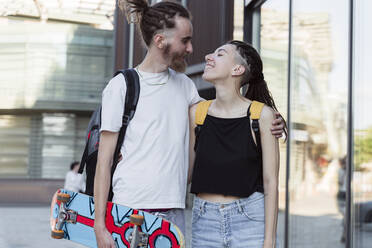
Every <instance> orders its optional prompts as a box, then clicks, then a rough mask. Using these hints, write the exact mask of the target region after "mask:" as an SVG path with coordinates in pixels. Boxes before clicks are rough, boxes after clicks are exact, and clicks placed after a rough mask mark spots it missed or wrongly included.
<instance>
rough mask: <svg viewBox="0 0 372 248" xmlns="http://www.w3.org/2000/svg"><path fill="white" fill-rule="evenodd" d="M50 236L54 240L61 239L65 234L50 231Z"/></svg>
mask: <svg viewBox="0 0 372 248" xmlns="http://www.w3.org/2000/svg"><path fill="white" fill-rule="evenodd" d="M51 236H52V238H54V239H63V237H64V236H65V232H64V231H63V230H52V234H51Z"/></svg>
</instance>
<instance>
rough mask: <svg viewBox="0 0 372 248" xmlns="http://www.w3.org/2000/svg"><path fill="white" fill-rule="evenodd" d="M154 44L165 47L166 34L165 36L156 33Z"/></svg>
mask: <svg viewBox="0 0 372 248" xmlns="http://www.w3.org/2000/svg"><path fill="white" fill-rule="evenodd" d="M154 45H155V46H156V47H157V48H159V49H163V48H164V47H165V36H164V34H156V35H155V36H154Z"/></svg>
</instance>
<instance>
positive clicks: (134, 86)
mask: <svg viewBox="0 0 372 248" xmlns="http://www.w3.org/2000/svg"><path fill="white" fill-rule="evenodd" d="M119 73H122V74H123V76H124V78H125V83H126V85H127V90H126V94H125V103H124V113H123V120H122V125H121V128H120V131H119V137H118V142H117V144H116V148H115V153H114V159H113V164H112V167H111V187H110V195H109V200H111V199H112V177H113V175H114V172H115V169H116V166H117V164H118V160H119V154H120V148H121V146H122V145H123V142H124V137H125V133H126V131H127V127H128V125H129V122H130V120H132V118H133V116H134V113H135V111H136V107H137V103H138V99H139V94H140V83H139V77H138V74H137V72H136V71H135V70H134V69H126V70H120V71H118V72H116V73H115V76H116V75H118V74H119Z"/></svg>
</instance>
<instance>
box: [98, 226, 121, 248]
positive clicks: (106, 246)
mask: <svg viewBox="0 0 372 248" xmlns="http://www.w3.org/2000/svg"><path fill="white" fill-rule="evenodd" d="M94 231H95V233H96V240H97V246H98V248H116V245H115V242H114V240H113V239H112V237H111V234H110V233H109V232H108V231H107V229H106V227H101V226H99V227H96V226H94Z"/></svg>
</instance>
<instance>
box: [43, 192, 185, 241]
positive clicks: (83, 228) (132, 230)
mask: <svg viewBox="0 0 372 248" xmlns="http://www.w3.org/2000/svg"><path fill="white" fill-rule="evenodd" d="M50 224H51V230H52V237H53V238H56V239H68V240H71V241H74V242H77V243H80V244H83V245H86V246H88V247H97V243H96V237H95V233H94V199H93V197H90V196H88V195H85V194H82V193H76V192H72V191H69V190H65V189H59V190H58V191H57V192H56V193H55V194H54V196H53V199H52V202H51V213H50ZM106 227H107V230H108V231H109V232H110V233H111V235H112V237H113V240H114V241H115V243H116V246H117V247H118V248H124V247H126V248H129V247H130V248H134V247H146V248H168V247H169V248H170V247H172V248H178V247H184V237H183V234H182V233H181V231H180V230H179V228H178V227H177V226H176V225H174V224H172V223H171V222H168V221H167V220H165V219H163V218H161V217H159V216H155V215H152V214H150V213H147V212H144V211H140V210H135V209H132V208H129V207H126V206H123V205H119V204H115V203H112V202H107V206H106Z"/></svg>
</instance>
